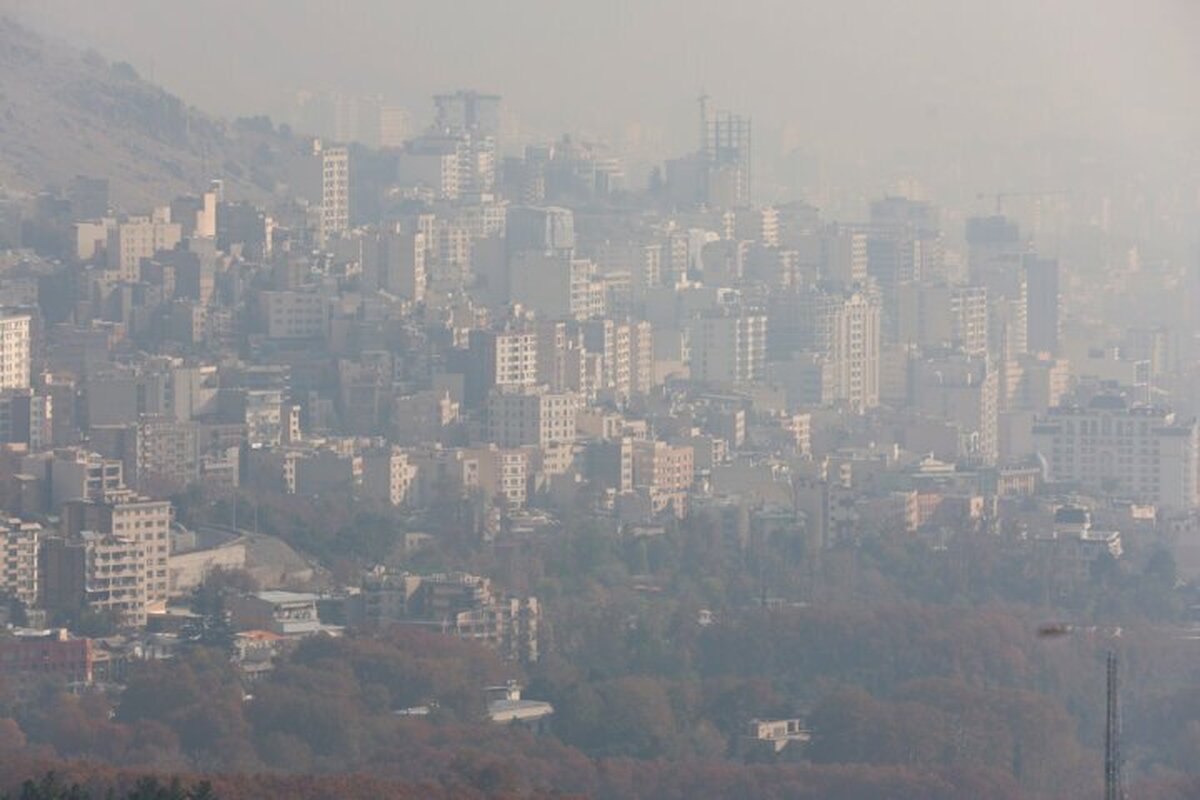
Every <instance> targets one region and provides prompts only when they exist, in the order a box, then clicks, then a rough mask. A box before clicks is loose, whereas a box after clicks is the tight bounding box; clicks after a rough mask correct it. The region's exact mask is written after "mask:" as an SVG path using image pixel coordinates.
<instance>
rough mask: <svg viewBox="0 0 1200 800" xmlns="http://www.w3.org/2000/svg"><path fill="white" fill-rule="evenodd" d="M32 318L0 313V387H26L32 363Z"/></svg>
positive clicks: (28, 383)
mask: <svg viewBox="0 0 1200 800" xmlns="http://www.w3.org/2000/svg"><path fill="white" fill-rule="evenodd" d="M31 322H32V319H31V317H30V316H29V315H28V314H0V389H28V388H29V386H30V379H31V377H32V376H31V370H32V364H33V333H32V329H31V327H30V326H31Z"/></svg>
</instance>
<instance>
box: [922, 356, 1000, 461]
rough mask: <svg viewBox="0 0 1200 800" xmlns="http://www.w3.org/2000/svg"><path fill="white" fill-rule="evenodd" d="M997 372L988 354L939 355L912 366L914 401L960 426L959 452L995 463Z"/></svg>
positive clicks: (942, 418)
mask: <svg viewBox="0 0 1200 800" xmlns="http://www.w3.org/2000/svg"><path fill="white" fill-rule="evenodd" d="M998 384H999V382H998V380H997V374H996V371H995V370H994V369H992V368H991V367H990V365H989V363H988V358H987V356H986V355H985V356H969V355H965V354H963V353H961V352H958V353H955V352H951V353H946V354H937V355H934V356H931V357H928V358H925V359H923V360H921V361H918V362H916V363H915V364H914V365H913V374H912V380H911V391H912V397H911V403H910V405H911V406H912V407H913V408H914V409H915V410H917V411H920V412H922V413H924V414H927V415H929V416H931V417H933V418H935V419H938V420H942V421H945V422H949V423H950V424H952V425H954V426H955V427H956V428H957V429H958V447H957V450H958V455H959V456H960V457H962V458H966V459H970V460H972V461H975V462H976V463H981V464H993V463H995V461H996V456H997V424H998V422H997V420H998V416H997V415H998V410H997V409H998V391H999V389H998Z"/></svg>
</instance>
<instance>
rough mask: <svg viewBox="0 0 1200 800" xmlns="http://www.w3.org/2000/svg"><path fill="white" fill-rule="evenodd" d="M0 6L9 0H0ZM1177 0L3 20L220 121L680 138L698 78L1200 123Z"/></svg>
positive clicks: (514, 0) (518, 2) (788, 110)
mask: <svg viewBox="0 0 1200 800" xmlns="http://www.w3.org/2000/svg"><path fill="white" fill-rule="evenodd" d="M4 1H6V2H8V4H9V7H10V8H11V7H13V6H14V4H15V3H16V0H0V2H4ZM1198 6H1200V4H1197V3H1195V2H1193V0H1139V1H1138V2H1128V1H1127V0H1121V2H1117V1H1116V0H1008V1H1006V0H992V1H991V2H981V1H980V0H910V1H909V2H890V1H886V0H826V1H825V2H820V3H818V2H811V0H736V1H734V0H730V1H729V2H726V1H725V0H595V1H594V2H586V3H585V2H577V0H502V1H501V2H496V1H495V0H469V1H468V0H425V2H419V3H418V2H407V1H406V0H357V1H356V0H347V1H346V2H318V1H317V0H203V1H202V2H201V1H196V2H187V3H185V2H164V0H119V1H116V0H114V2H95V0H36V2H28V0H27V2H24V3H21V4H20V5H19V6H17V10H18V13H19V14H21V15H22V16H23V17H24V18H25V19H26V20H28V21H30V22H33V23H35V24H37V25H39V26H40V27H42V28H44V29H48V30H52V31H55V32H57V33H59V34H61V35H63V36H64V37H66V38H68V39H69V40H71V41H73V42H75V43H78V44H83V45H86V46H92V47H95V48H96V49H98V50H99V51H100V52H102V53H103V54H104V55H105V56H107V57H109V58H112V59H114V60H116V59H124V60H128V61H130V62H131V63H133V64H134V66H136V67H137V68H138V69H139V71H141V72H142V73H143V74H144V75H149V74H150V73H151V71H153V75H154V77H155V79H156V80H157V81H158V82H160V83H162V84H163V85H165V86H166V87H167V88H169V89H171V90H172V91H175V92H178V93H179V94H181V95H182V96H184V98H185V99H187V100H189V101H190V102H192V103H194V104H196V105H198V106H200V107H202V108H206V109H209V110H212V111H215V112H218V113H222V114H245V113H260V112H263V111H266V112H268V113H271V114H273V115H274V116H276V117H281V116H283V114H284V113H285V109H286V105H287V98H288V97H289V96H290V95H291V94H292V93H294V92H295V91H296V90H298V89H302V88H314V89H337V90H341V91H346V92H363V93H383V94H385V95H387V96H389V97H390V98H392V99H394V100H395V101H398V102H401V103H402V104H404V105H407V106H409V107H410V109H411V110H412V111H413V112H415V113H416V114H417V115H418V116H419V117H420V116H423V115H424V114H425V113H427V108H428V105H429V103H428V100H427V97H428V95H429V94H431V93H432V92H434V91H441V90H446V89H452V88H457V87H477V88H480V89H486V90H491V91H496V92H499V93H501V94H503V95H504V97H505V102H506V104H507V105H508V107H509V108H510V109H511V110H512V111H513V112H514V113H516V114H517V116H518V118H519V119H520V120H521V121H522V122H523V123H524V124H526V125H527V126H529V127H530V128H532V129H534V130H539V131H541V132H545V133H551V132H555V131H559V130H573V131H576V132H580V131H583V132H599V133H603V134H610V135H613V134H617V133H618V132H620V131H622V130H624V129H625V126H626V125H627V124H628V123H630V122H635V121H636V122H640V123H642V124H643V125H644V126H646V127H647V128H648V129H651V130H657V131H662V132H663V133H664V134H665V135H666V136H667V138H668V141H669V144H671V145H672V146H675V145H680V144H690V143H691V142H692V140H693V139H694V128H695V125H694V119H695V103H694V98H695V96H696V94H697V92H698V90H699V89H700V88H701V87H703V88H704V89H705V90H706V91H707V92H708V93H709V94H710V95H711V96H712V97H713V99H714V102H715V103H716V104H717V105H718V106H720V107H723V108H732V109H735V110H738V111H742V112H745V113H748V114H750V115H751V116H753V118H754V119H755V121H756V125H757V126H758V133H759V137H758V140H759V142H760V143H761V145H760V146H767V147H772V146H777V145H778V143H779V141H780V140H781V138H786V139H787V141H789V142H794V141H801V142H804V143H806V144H807V145H809V146H812V147H814V148H822V147H833V146H841V147H849V148H851V149H853V148H861V149H862V150H863V151H864V152H872V151H880V150H884V149H888V148H892V147H895V146H911V145H913V144H918V145H919V144H921V143H929V142H931V141H933V140H942V141H949V142H953V141H961V140H972V139H978V140H984V141H995V140H1010V141H1011V140H1014V139H1020V138H1025V137H1038V136H1048V135H1052V136H1076V135H1081V134H1094V133H1097V132H1100V133H1101V134H1102V135H1103V136H1106V137H1107V136H1112V137H1115V138H1121V139H1127V140H1134V141H1137V142H1139V143H1141V144H1144V145H1148V144H1149V143H1151V142H1154V141H1155V140H1156V139H1158V138H1159V137H1163V136H1171V137H1174V138H1177V139H1184V138H1186V137H1189V136H1197V135H1200V113H1198V111H1197V97H1198V95H1197V93H1196V92H1195V90H1194V88H1193V87H1194V86H1195V85H1196V84H1197V80H1196V79H1197V77H1200V56H1198V55H1197V52H1196V50H1197V48H1196V45H1195V43H1196V41H1198V36H1197V34H1198V33H1200V24H1198V20H1200V11H1198V10H1197V7H1198Z"/></svg>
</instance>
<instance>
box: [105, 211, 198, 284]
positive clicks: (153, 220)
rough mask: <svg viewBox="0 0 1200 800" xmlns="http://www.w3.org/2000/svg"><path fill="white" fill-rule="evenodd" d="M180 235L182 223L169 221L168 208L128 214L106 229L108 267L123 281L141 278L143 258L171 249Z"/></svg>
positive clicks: (177, 242)
mask: <svg viewBox="0 0 1200 800" xmlns="http://www.w3.org/2000/svg"><path fill="white" fill-rule="evenodd" d="M182 238H183V226H182V225H180V224H179V223H177V222H172V221H171V209H170V208H169V207H164V208H160V209H157V210H156V211H155V212H154V213H153V214H151V215H150V216H144V217H130V218H129V219H127V220H126V221H124V222H121V223H119V224H117V225H114V226H112V227H111V228H109V229H108V240H107V244H106V246H105V252H106V257H107V259H108V268H109V269H111V270H114V271H115V272H116V273H117V276H118V277H119V279H120V280H122V281H127V282H131V283H132V282H137V281H139V280H141V266H142V259H143V258H153V257H154V254H155V253H157V252H158V251H160V250H171V249H173V248H174V247H175V246H176V245H178V244H179V242H180V241H181V240H182Z"/></svg>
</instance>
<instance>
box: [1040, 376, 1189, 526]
mask: <svg viewBox="0 0 1200 800" xmlns="http://www.w3.org/2000/svg"><path fill="white" fill-rule="evenodd" d="M1033 439H1034V444H1035V446H1036V448H1037V452H1038V453H1039V454H1040V455H1041V457H1042V458H1043V459H1044V461H1045V464H1046V478H1047V480H1050V481H1055V482H1062V483H1070V484H1078V485H1080V486H1082V487H1083V488H1085V489H1087V490H1089V491H1094V492H1100V493H1102V494H1105V495H1109V496H1113V497H1120V498H1124V499H1130V500H1134V501H1139V502H1144V503H1154V504H1156V505H1158V506H1160V507H1162V508H1164V509H1169V510H1172V511H1177V512H1190V511H1193V510H1194V509H1195V508H1196V504H1197V500H1198V497H1197V477H1198V473H1197V451H1198V450H1200V428H1198V427H1197V424H1196V421H1195V420H1194V419H1192V420H1181V419H1178V418H1176V416H1175V414H1174V413H1173V412H1171V411H1169V410H1167V409H1164V408H1158V407H1154V406H1145V405H1130V404H1129V403H1128V402H1127V401H1126V399H1125V398H1123V397H1120V396H1116V395H1097V396H1096V397H1094V398H1092V400H1091V402H1090V403H1089V404H1088V405H1087V406H1086V407H1079V406H1059V407H1057V408H1052V409H1050V410H1049V411H1048V412H1047V413H1046V414H1045V415H1044V416H1042V417H1041V418H1040V419H1039V420H1038V422H1037V423H1036V424H1035V425H1034V428H1033Z"/></svg>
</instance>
